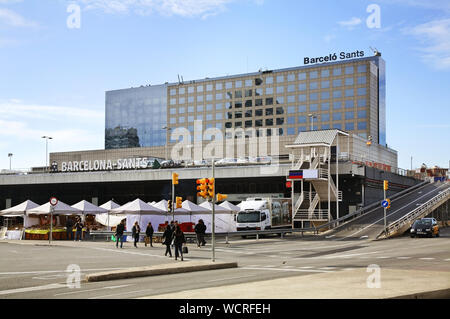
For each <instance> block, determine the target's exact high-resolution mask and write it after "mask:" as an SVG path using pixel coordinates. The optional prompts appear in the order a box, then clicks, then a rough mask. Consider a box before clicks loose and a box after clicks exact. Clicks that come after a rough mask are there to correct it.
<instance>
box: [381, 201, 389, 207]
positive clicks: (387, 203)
mask: <svg viewBox="0 0 450 319" xmlns="http://www.w3.org/2000/svg"><path fill="white" fill-rule="evenodd" d="M381 206H382V207H384V208H389V207H391V201H390V200H389V199H386V200H384V201H382V202H381Z"/></svg>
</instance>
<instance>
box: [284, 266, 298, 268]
mask: <svg viewBox="0 0 450 319" xmlns="http://www.w3.org/2000/svg"><path fill="white" fill-rule="evenodd" d="M281 267H283V268H295V266H281Z"/></svg>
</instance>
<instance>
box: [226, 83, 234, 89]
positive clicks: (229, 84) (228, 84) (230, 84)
mask: <svg viewBox="0 0 450 319" xmlns="http://www.w3.org/2000/svg"><path fill="white" fill-rule="evenodd" d="M232 87H233V82H226V83H225V88H226V89H231V88H232Z"/></svg>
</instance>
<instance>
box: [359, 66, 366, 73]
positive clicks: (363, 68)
mask: <svg viewBox="0 0 450 319" xmlns="http://www.w3.org/2000/svg"><path fill="white" fill-rule="evenodd" d="M366 71H367V67H366V65H358V73H364V72H366Z"/></svg>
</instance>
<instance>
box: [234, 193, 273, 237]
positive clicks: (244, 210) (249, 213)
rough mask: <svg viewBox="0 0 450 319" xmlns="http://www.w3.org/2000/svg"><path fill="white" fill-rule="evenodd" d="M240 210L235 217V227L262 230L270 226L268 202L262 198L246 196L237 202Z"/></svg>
mask: <svg viewBox="0 0 450 319" xmlns="http://www.w3.org/2000/svg"><path fill="white" fill-rule="evenodd" d="M239 207H240V208H241V211H240V212H238V214H237V217H236V228H237V230H238V231H241V230H264V229H268V228H270V226H271V212H270V206H269V202H268V200H266V199H262V198H248V199H247V200H246V201H243V202H242V203H241V204H239Z"/></svg>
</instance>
